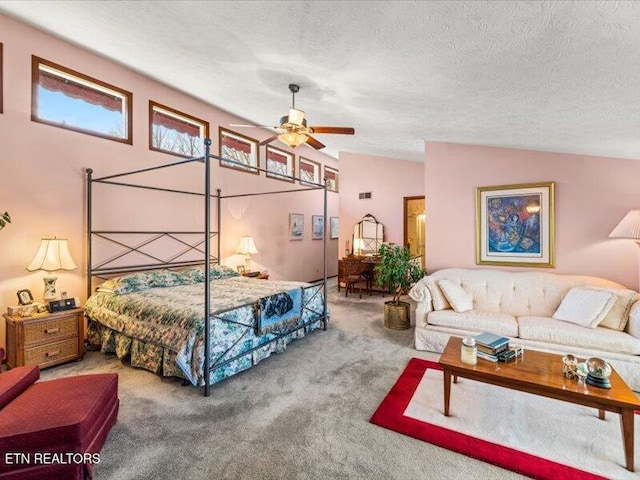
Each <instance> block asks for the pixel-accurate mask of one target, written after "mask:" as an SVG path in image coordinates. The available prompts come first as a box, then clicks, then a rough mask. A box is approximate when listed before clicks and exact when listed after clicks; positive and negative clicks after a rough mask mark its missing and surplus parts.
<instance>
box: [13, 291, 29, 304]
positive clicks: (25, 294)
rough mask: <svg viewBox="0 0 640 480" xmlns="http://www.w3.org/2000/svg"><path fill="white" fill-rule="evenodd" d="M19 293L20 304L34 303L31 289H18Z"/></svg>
mask: <svg viewBox="0 0 640 480" xmlns="http://www.w3.org/2000/svg"><path fill="white" fill-rule="evenodd" d="M16 295H18V303H19V304H20V305H31V304H32V303H33V295H31V290H28V289H26V288H25V289H24V290H18V292H17V293H16Z"/></svg>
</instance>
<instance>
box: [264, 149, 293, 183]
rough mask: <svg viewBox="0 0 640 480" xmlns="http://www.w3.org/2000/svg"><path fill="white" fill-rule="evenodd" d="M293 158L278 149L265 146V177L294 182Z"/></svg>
mask: <svg viewBox="0 0 640 480" xmlns="http://www.w3.org/2000/svg"><path fill="white" fill-rule="evenodd" d="M294 171H295V156H294V155H293V153H289V152H285V151H284V150H280V149H279V148H276V147H272V146H271V145H267V173H266V175H267V177H269V178H275V179H277V180H282V181H285V182H292V183H293V182H294V181H295V179H294V177H293V175H294Z"/></svg>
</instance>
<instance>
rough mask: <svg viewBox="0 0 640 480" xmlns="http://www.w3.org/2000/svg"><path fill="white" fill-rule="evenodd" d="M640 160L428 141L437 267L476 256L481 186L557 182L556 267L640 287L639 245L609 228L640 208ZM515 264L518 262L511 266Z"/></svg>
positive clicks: (430, 224) (430, 231) (470, 261)
mask: <svg viewBox="0 0 640 480" xmlns="http://www.w3.org/2000/svg"><path fill="white" fill-rule="evenodd" d="M639 178H640V162H638V161H634V160H623V159H615V158H603V157H590V156H584V155H568V154H559V153H546V152H536V151H529V150H516V149H510V148H492V147H479V146H471V145H457V144H451V143H430V142H429V143H427V144H426V163H425V191H426V198H427V205H428V208H427V213H426V228H427V261H428V267H429V270H430V271H433V270H438V269H441V268H446V267H465V268H480V267H478V266H477V265H476V263H475V188H476V187H479V186H488V185H503V184H514V183H530V182H539V181H555V182H556V187H555V188H556V190H555V205H556V210H555V213H556V224H555V232H556V243H555V247H556V250H555V257H556V262H555V264H556V267H555V268H553V269H541V270H544V271H549V272H555V273H564V274H584V275H595V276H599V277H604V278H608V279H610V280H614V281H617V282H620V283H622V284H624V285H627V286H628V287H630V288H634V289H637V288H638V254H639V252H638V247H637V246H636V245H635V244H634V243H633V242H632V241H629V240H612V239H609V238H608V236H609V233H610V232H611V230H612V229H613V228H614V227H615V226H616V225H617V224H618V222H619V221H620V220H621V219H622V217H624V215H625V214H626V213H627V212H628V211H629V210H632V209H637V208H639V207H640V184H639V183H638V179H639ZM506 268H508V269H509V270H514V268H509V267H506Z"/></svg>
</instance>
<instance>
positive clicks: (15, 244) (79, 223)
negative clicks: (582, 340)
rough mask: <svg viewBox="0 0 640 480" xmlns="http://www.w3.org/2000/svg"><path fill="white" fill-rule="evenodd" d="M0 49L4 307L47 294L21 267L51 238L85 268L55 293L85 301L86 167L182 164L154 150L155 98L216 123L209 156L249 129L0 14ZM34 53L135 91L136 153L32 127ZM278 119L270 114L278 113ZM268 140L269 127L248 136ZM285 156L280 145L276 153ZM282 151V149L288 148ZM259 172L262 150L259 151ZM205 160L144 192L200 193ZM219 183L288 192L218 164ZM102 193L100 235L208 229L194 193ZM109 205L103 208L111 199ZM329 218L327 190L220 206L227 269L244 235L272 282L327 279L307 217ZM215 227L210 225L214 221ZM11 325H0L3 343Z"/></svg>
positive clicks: (333, 197)
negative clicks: (183, 192)
mask: <svg viewBox="0 0 640 480" xmlns="http://www.w3.org/2000/svg"><path fill="white" fill-rule="evenodd" d="M0 42H2V43H3V44H4V114H0V178H1V179H2V188H1V189H0V210H2V211H5V210H8V211H9V212H10V213H11V216H12V219H13V223H12V224H11V225H9V226H8V227H7V228H5V229H4V230H2V232H0V251H2V252H3V254H2V255H0V308H2V310H4V309H5V308H6V306H8V305H15V304H16V303H17V298H16V294H15V292H16V291H17V290H20V289H23V288H29V289H31V291H32V292H33V294H34V297H36V299H40V298H41V296H42V291H43V283H42V279H41V277H42V272H35V273H30V272H27V271H26V270H25V267H26V266H27V264H28V263H29V261H30V260H31V259H32V257H33V255H34V254H35V252H36V250H37V247H38V245H39V243H40V238H41V237H44V236H53V235H56V236H58V237H59V238H65V237H66V238H68V239H69V244H70V248H71V253H72V255H73V257H74V259H75V261H76V263H77V264H78V265H79V266H80V268H79V269H78V270H76V271H73V272H61V273H59V275H58V287H59V290H60V289H63V290H67V291H68V293H69V294H70V295H74V296H75V295H77V296H80V297H84V296H85V295H84V293H85V269H86V264H85V240H86V239H85V229H86V225H85V207H84V202H85V183H84V174H83V168H85V167H91V168H93V170H94V174H95V176H104V175H108V174H111V173H117V172H122V171H127V170H133V169H136V168H144V167H149V166H153V165H159V164H163V163H168V162H171V161H175V160H178V157H174V156H171V155H167V154H164V153H159V152H152V151H150V150H149V149H148V123H147V122H148V118H147V117H148V102H149V100H150V99H152V100H154V101H156V102H159V103H162V104H165V105H168V106H170V107H173V108H176V109H178V110H181V111H184V112H186V113H189V114H191V115H194V116H196V117H199V118H202V119H204V120H207V121H209V123H210V127H211V137H212V140H213V146H212V151H213V152H214V153H217V151H218V145H217V143H218V142H217V138H218V135H217V132H218V126H219V125H222V126H227V125H228V124H229V123H233V122H238V121H240V122H241V123H245V122H244V121H243V120H242V119H240V118H237V117H234V116H232V115H230V114H228V113H226V112H223V111H221V110H218V109H216V108H214V107H212V106H210V105H208V104H205V103H203V102H201V101H198V100H196V99H194V98H192V97H190V96H188V95H185V94H183V93H180V92H178V91H176V90H174V89H172V88H170V87H167V86H165V85H162V84H160V83H158V82H155V81H153V80H151V79H149V78H146V77H144V76H142V75H140V74H137V73H135V72H133V71H132V70H129V69H127V68H124V67H122V66H120V65H118V64H116V63H114V62H111V61H109V60H106V59H104V58H102V57H99V56H97V55H95V54H93V53H90V52H88V51H86V50H83V49H81V48H78V47H76V46H73V45H71V44H69V43H66V42H64V41H62V40H60V39H57V38H56V37H53V36H51V35H49V34H46V33H44V32H41V31H38V30H35V29H33V28H31V27H28V26H26V25H24V24H22V23H20V22H17V21H16V20H14V19H11V18H10V17H6V16H3V15H0ZM31 55H37V56H39V57H42V58H45V59H47V60H51V61H53V62H56V63H59V64H61V65H64V66H66V67H68V68H71V69H73V70H76V71H79V72H82V73H84V74H86V75H89V76H92V77H95V78H98V79H101V80H103V81H105V82H108V83H111V84H113V85H116V86H119V87H121V88H124V89H125V90H129V91H130V92H133V145H125V144H121V143H117V142H114V141H110V140H105V139H101V138H97V137H93V136H89V135H83V134H81V133H76V132H72V131H68V130H63V129H60V128H56V127H52V126H48V125H44V124H40V123H36V122H32V121H31V119H30V115H31ZM278 113H279V112H274V115H276V114H278ZM243 133H247V134H249V135H250V136H253V137H254V138H256V139H258V140H261V139H263V138H266V137H267V136H269V135H270V134H271V132H268V131H266V130H260V129H256V130H245V131H243ZM278 146H279V147H280V148H283V147H282V146H281V145H278ZM285 148H286V147H285ZM260 150H261V151H260V158H261V166H262V167H264V156H265V155H264V153H265V152H264V147H261V149H260ZM294 153H295V154H296V161H297V158H298V155H304V156H305V157H308V158H311V159H313V160H316V161H318V162H320V163H321V164H329V165H331V166H333V167H337V161H336V160H335V159H333V158H331V157H328V156H326V155H324V154H322V153H320V152H317V151H315V150H314V149H312V148H309V147H306V146H302V147H298V148H296V149H295V151H294ZM202 174H203V168H202V166H201V164H197V165H188V166H184V167H181V168H174V169H171V170H165V171H162V172H161V173H158V174H154V175H152V176H150V177H148V178H146V179H145V183H147V184H162V185H165V186H168V187H172V188H176V187H177V188H192V189H201V185H202V184H203V180H202ZM212 179H213V186H214V188H222V189H223V195H224V194H234V193H247V192H260V191H272V190H277V189H285V188H291V187H292V185H291V184H289V183H285V182H281V181H278V180H273V179H267V178H266V177H265V176H264V174H261V175H260V176H257V175H249V174H246V173H242V172H237V171H234V170H230V169H226V168H219V167H218V165H217V162H214V163H213V173H212ZM114 192H115V191H114V190H113V189H110V187H106V188H105V189H104V190H100V191H96V197H97V198H98V199H100V198H102V199H103V202H102V203H101V204H100V205H101V206H96V210H94V215H95V217H96V219H95V220H96V224H95V228H115V227H122V226H126V225H130V226H136V227H138V228H139V227H140V225H141V224H144V225H145V227H146V228H155V227H158V228H169V227H172V226H173V227H176V228H184V229H198V230H202V226H201V224H202V203H201V200H200V199H199V198H195V197H179V196H176V197H170V199H169V201H167V197H165V196H162V195H159V194H157V193H151V192H148V193H141V192H140V191H139V190H135V191H127V192H122V191H121V192H120V193H119V195H120V196H116V195H115V193H114ZM105 200H108V202H107V201H105ZM328 205H329V214H328V216H337V212H338V195H337V194H335V193H331V192H330V193H329V202H328ZM291 212H293V213H303V214H304V215H305V222H306V224H305V231H304V236H305V238H304V240H303V241H297V242H291V241H289V240H288V221H289V220H288V214H289V213H291ZM314 214H315V215H321V214H322V194H321V192H317V191H314V192H305V193H296V194H280V195H274V196H260V197H245V198H238V199H233V200H227V201H225V203H224V205H223V214H222V223H223V232H224V234H223V236H222V257H223V263H226V264H228V265H231V266H235V265H236V264H239V263H241V262H242V261H243V257H239V256H237V255H234V251H235V248H236V246H237V244H238V241H239V239H240V236H241V235H243V234H245V233H246V234H251V235H253V236H254V237H255V241H256V245H257V248H258V250H259V252H260V253H259V254H258V255H255V256H254V269H268V270H269V271H270V273H271V275H272V278H282V279H291V280H313V279H317V278H319V277H320V272H321V267H322V242H321V241H312V240H311V215H314ZM214 224H215V223H214ZM337 244H338V242H337V240H332V241H329V250H330V257H329V258H330V262H329V265H330V268H329V274H330V275H335V274H336V273H337V261H336V260H337V251H338V249H337ZM2 344H4V322H0V345H2Z"/></svg>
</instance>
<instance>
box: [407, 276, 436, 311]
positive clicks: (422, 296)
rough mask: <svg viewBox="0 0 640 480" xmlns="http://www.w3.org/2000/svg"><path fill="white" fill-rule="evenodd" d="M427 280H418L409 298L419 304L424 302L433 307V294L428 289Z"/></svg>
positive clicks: (410, 291)
mask: <svg viewBox="0 0 640 480" xmlns="http://www.w3.org/2000/svg"><path fill="white" fill-rule="evenodd" d="M426 279H427V277H424V278H421V279H420V280H418V282H416V284H415V285H414V286H413V287H412V288H411V290H409V296H410V297H411V298H413V299H414V300H415V301H416V302H418V303H420V302H423V303H428V304H429V305H431V292H430V291H429V288H428V287H427V282H426ZM431 308H433V307H431Z"/></svg>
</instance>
